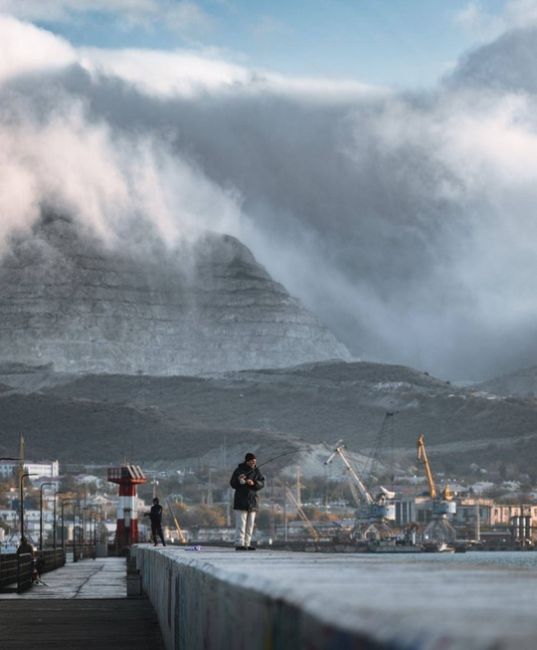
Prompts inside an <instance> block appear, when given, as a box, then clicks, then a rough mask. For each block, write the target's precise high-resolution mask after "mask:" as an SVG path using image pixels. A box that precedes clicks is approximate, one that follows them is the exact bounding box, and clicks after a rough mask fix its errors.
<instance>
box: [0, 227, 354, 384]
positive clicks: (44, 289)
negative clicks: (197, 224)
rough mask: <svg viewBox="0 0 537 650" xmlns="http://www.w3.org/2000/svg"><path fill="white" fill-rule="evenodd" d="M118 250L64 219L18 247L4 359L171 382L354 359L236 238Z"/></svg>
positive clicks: (2, 331) (1, 336)
mask: <svg viewBox="0 0 537 650" xmlns="http://www.w3.org/2000/svg"><path fill="white" fill-rule="evenodd" d="M120 251H121V252H119V250H118V247H115V248H108V249H107V248H105V247H104V245H103V244H102V243H101V242H100V241H97V240H96V239H95V238H93V237H91V236H89V235H87V234H84V235H83V234H81V233H80V231H79V229H77V228H76V227H75V226H74V225H73V223H72V222H71V221H70V220H68V219H63V218H57V217H54V218H50V217H48V218H47V219H43V220H42V221H41V222H40V223H39V224H38V225H37V226H36V227H35V228H34V230H33V232H32V233H31V234H30V235H26V236H24V237H22V236H21V237H19V238H18V239H16V240H14V241H13V245H12V246H11V249H10V251H9V252H7V253H5V254H4V255H3V257H2V260H1V262H0V290H1V294H0V361H15V362H21V363H26V364H30V365H35V364H43V363H53V364H54V368H55V369H56V370H58V371H67V372H76V373H87V372H91V373H98V372H106V373H124V374H134V373H145V374H152V375H174V374H203V373H213V372H224V371H228V370H236V369H241V368H261V367H282V366H288V365H293V364H298V363H302V362H306V361H319V360H326V359H336V358H338V359H347V358H348V356H349V355H348V352H347V350H346V348H345V347H344V346H343V345H342V344H340V343H339V342H338V341H337V340H336V339H335V337H334V336H333V335H332V334H331V333H330V332H329V331H328V330H327V329H326V328H325V327H323V326H322V325H321V324H320V323H319V322H318V320H317V319H316V318H315V317H314V316H313V315H312V314H311V313H310V312H308V311H307V310H306V309H305V308H304V307H303V306H302V305H301V304H300V303H299V301H297V300H296V299H294V298H292V297H291V296H289V294H288V293H287V292H286V290H285V289H284V287H282V286H281V285H280V284H278V283H276V282H274V281H273V280H272V279H271V278H270V276H269V275H268V273H267V272H266V271H265V270H264V269H263V268H262V267H261V266H260V265H259V264H258V263H257V262H256V260H255V259H254V257H253V256H252V254H251V253H250V251H249V250H248V249H247V248H246V247H245V246H243V245H242V244H241V243H240V242H239V241H237V240H236V239H234V238H232V237H228V236H220V235H204V236H203V237H200V238H198V239H196V241H195V242H191V243H189V244H182V245H181V246H179V247H178V248H176V249H175V250H174V251H173V252H171V251H169V250H168V249H165V248H164V247H163V246H162V245H157V244H154V245H151V246H150V245H149V244H148V243H147V242H145V244H144V245H143V246H142V245H140V246H130V247H127V246H122V247H121V249H120Z"/></svg>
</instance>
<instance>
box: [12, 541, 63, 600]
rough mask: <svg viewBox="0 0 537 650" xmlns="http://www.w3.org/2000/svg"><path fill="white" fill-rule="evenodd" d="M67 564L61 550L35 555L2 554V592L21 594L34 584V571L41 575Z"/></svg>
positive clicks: (46, 551)
mask: <svg viewBox="0 0 537 650" xmlns="http://www.w3.org/2000/svg"><path fill="white" fill-rule="evenodd" d="M64 564H65V553H64V552H63V551H62V550H61V549H55V550H54V549H50V550H45V551H40V552H37V553H35V556H34V555H32V554H31V553H18V554H17V553H7V554H0V591H3V592H14V591H16V592H17V593H19V594H21V593H23V592H24V591H27V590H28V589H30V587H31V586H32V584H33V578H34V569H35V568H37V570H38V572H39V573H46V572H48V571H54V569H58V568H59V567H61V566H63V565H64Z"/></svg>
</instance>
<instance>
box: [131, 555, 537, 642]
mask: <svg viewBox="0 0 537 650" xmlns="http://www.w3.org/2000/svg"><path fill="white" fill-rule="evenodd" d="M134 554H135V555H136V558H137V563H138V567H139V569H140V571H141V574H142V579H143V586H144V589H145V591H146V592H147V594H148V595H149V597H150V599H151V601H152V603H153V605H154V607H155V610H156V612H157V615H158V617H159V621H160V625H161V630H162V633H163V637H164V642H165V644H166V648H167V650H177V649H180V650H183V649H188V650H198V649H200V650H201V649H202V648H203V649H204V650H225V649H228V648H237V649H240V648H248V649H249V650H287V649H290V648H292V649H293V650H301V649H304V650H306V649H308V650H328V649H332V648H334V649H337V650H340V649H341V650H345V649H347V648H348V649H351V648H353V649H354V648H356V649H358V648H359V649H360V650H370V649H371V650H373V649H374V650H380V649H388V648H390V649H398V650H403V649H404V650H414V649H415V650H418V649H419V650H474V649H475V650H511V649H512V650H515V649H516V650H521V649H523V650H534V649H535V648H536V647H537V616H535V611H534V610H535V589H536V585H537V553H515V554H505V553H499V554H495V553H473V554H471V553H467V554H465V555H446V554H417V555H383V556H379V555H374V554H327V555H324V554H313V553H286V552H275V551H264V550H258V551H256V552H255V553H248V552H246V553H237V552H236V551H234V550H231V549H214V548H213V549H207V550H205V549H202V551H201V552H189V551H187V550H184V549H181V548H169V547H167V548H158V549H155V548H153V547H150V546H146V545H140V546H137V547H135V549H134ZM498 556H500V557H498Z"/></svg>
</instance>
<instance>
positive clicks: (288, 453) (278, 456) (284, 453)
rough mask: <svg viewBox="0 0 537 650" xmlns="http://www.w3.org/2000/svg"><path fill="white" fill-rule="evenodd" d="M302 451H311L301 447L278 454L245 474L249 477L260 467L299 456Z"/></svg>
mask: <svg viewBox="0 0 537 650" xmlns="http://www.w3.org/2000/svg"><path fill="white" fill-rule="evenodd" d="M301 451H309V449H308V448H307V447H301V448H299V449H292V450H291V451H284V452H283V454H278V455H277V456H273V457H272V458H269V459H268V460H266V461H265V462H264V463H261V464H260V465H256V466H255V467H252V469H251V470H249V471H248V472H245V474H244V476H248V474H251V473H252V472H253V471H254V470H255V469H259V468H260V467H263V466H264V465H268V464H269V463H272V462H273V461H275V460H278V458H283V457H284V456H291V455H293V454H298V453H300V452H301Z"/></svg>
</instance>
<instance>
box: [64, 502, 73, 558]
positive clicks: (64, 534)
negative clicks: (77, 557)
mask: <svg viewBox="0 0 537 650" xmlns="http://www.w3.org/2000/svg"><path fill="white" fill-rule="evenodd" d="M61 502H62V505H61V508H60V511H61V515H60V516H61V522H62V526H61V528H62V537H61V539H62V551H63V552H64V553H65V504H66V503H74V502H75V501H74V499H62V500H61Z"/></svg>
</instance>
